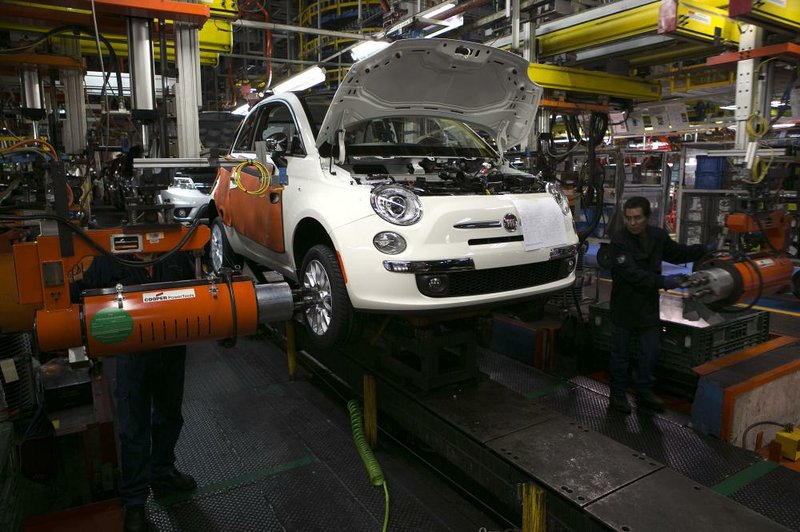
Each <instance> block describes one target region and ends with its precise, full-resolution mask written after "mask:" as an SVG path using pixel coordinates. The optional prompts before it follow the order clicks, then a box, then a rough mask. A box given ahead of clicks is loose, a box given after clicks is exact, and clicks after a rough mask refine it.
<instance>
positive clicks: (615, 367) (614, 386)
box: [611, 323, 659, 396]
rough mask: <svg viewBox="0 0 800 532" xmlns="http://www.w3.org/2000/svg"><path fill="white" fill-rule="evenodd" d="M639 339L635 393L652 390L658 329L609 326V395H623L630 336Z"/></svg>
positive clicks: (626, 384)
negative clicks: (634, 334)
mask: <svg viewBox="0 0 800 532" xmlns="http://www.w3.org/2000/svg"><path fill="white" fill-rule="evenodd" d="M634 332H635V333H637V335H638V337H639V369H638V370H637V372H636V392H637V393H647V392H651V391H652V390H653V383H654V382H655V379H654V378H653V370H654V369H655V366H656V361H657V360H658V342H659V327H646V328H637V329H627V328H625V327H620V326H619V325H616V324H614V323H612V324H611V395H619V396H622V395H625V391H626V390H627V389H628V346H629V345H630V340H631V335H632V334H633V333H634Z"/></svg>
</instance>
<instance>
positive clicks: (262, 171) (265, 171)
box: [231, 160, 272, 196]
mask: <svg viewBox="0 0 800 532" xmlns="http://www.w3.org/2000/svg"><path fill="white" fill-rule="evenodd" d="M248 166H255V167H256V169H257V170H258V174H259V183H258V188H257V189H255V190H249V189H248V188H247V187H245V186H244V185H243V184H242V178H241V173H242V170H243V169H244V168H246V167H248ZM231 181H233V183H234V184H235V185H236V188H238V189H239V190H241V191H242V192H244V193H245V194H249V195H251V196H264V195H265V194H266V193H267V190H269V186H270V184H272V172H270V170H269V168H267V166H266V165H265V164H262V163H260V162H258V161H250V160H248V161H242V162H241V163H239V164H237V165H236V166H235V167H234V168H233V172H231Z"/></svg>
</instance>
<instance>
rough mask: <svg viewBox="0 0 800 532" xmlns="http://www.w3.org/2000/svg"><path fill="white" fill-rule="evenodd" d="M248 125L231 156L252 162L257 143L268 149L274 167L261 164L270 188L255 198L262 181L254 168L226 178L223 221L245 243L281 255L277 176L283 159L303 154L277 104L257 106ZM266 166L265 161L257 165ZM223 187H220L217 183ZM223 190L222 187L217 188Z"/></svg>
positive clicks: (281, 188) (290, 119)
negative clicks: (226, 210) (225, 205)
mask: <svg viewBox="0 0 800 532" xmlns="http://www.w3.org/2000/svg"><path fill="white" fill-rule="evenodd" d="M252 118H253V120H252V121H250V124H244V125H243V126H242V130H241V131H240V134H239V136H238V137H237V140H236V144H235V145H234V148H233V149H232V150H231V156H232V157H234V158H237V159H242V158H246V159H256V153H257V152H259V150H258V149H257V148H256V146H257V143H258V142H265V146H270V148H273V150H272V151H271V152H270V154H271V156H272V162H273V163H274V164H265V166H266V167H267V168H268V169H269V171H270V174H271V175H270V176H269V180H270V184H269V186H268V187H267V188H266V190H265V191H264V192H263V193H261V194H257V193H256V191H258V190H259V188H261V186H262V184H263V181H262V180H263V179H264V178H265V177H264V176H263V175H261V172H259V169H258V168H256V167H255V166H244V167H243V168H241V169H240V171H239V172H238V179H237V178H236V177H237V176H233V175H230V176H229V177H228V187H227V189H228V201H227V204H228V213H226V214H227V215H226V214H223V220H224V221H225V223H226V224H227V225H230V226H232V227H233V228H234V229H236V231H237V232H238V233H239V234H240V235H242V236H244V237H247V238H248V239H249V240H251V241H253V242H255V243H257V244H259V245H261V246H263V247H264V248H266V249H268V250H270V251H273V252H277V253H284V252H285V250H286V248H285V242H284V236H283V191H284V186H283V185H282V184H281V178H280V175H281V174H284V175H285V171H283V172H282V171H281V170H280V168H284V169H285V167H286V164H287V163H286V157H292V156H296V155H298V154H300V152H302V151H303V146H302V141H301V140H300V137H299V135H298V134H297V133H298V130H297V124H296V123H295V120H294V117H293V115H292V113H291V111H290V109H289V107H288V106H287V105H286V104H285V103H283V102H280V101H277V102H271V103H267V104H263V105H261V106H259V108H258V109H257V110H256V113H255V116H253V117H252ZM261 162H262V163H266V161H261ZM220 184H221V185H224V183H220ZM221 188H224V187H221Z"/></svg>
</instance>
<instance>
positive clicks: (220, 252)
mask: <svg viewBox="0 0 800 532" xmlns="http://www.w3.org/2000/svg"><path fill="white" fill-rule="evenodd" d="M208 263H209V265H210V266H211V271H213V272H214V273H218V272H219V271H220V270H221V269H222V268H233V269H234V270H240V269H241V268H242V259H241V257H239V255H237V254H236V253H234V251H233V248H231V245H230V243H229V242H228V237H227V236H225V226H224V225H223V224H222V220H220V219H219V218H214V221H213V222H211V238H210V239H209V241H208Z"/></svg>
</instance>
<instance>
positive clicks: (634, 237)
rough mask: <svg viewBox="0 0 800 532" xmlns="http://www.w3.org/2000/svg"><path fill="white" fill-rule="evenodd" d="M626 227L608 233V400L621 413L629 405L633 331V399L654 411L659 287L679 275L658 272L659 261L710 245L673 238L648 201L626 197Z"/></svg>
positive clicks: (690, 257)
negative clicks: (654, 219)
mask: <svg viewBox="0 0 800 532" xmlns="http://www.w3.org/2000/svg"><path fill="white" fill-rule="evenodd" d="M624 212H625V227H623V228H622V229H621V230H619V231H618V232H617V233H616V234H615V235H614V236H613V237H612V239H611V260H612V266H611V279H612V281H613V283H612V285H611V368H610V369H611V402H610V406H611V407H612V408H614V409H615V410H619V411H620V412H623V413H626V414H628V413H630V411H631V407H630V405H629V404H628V400H627V398H626V396H625V391H626V390H627V388H628V346H629V343H630V339H631V336H632V335H634V334H635V335H636V336H637V337H638V339H639V369H638V372H637V375H636V394H637V395H636V402H637V404H639V405H640V406H644V407H647V408H651V409H653V410H655V411H657V412H662V411H663V410H664V403H663V402H662V401H661V399H659V398H658V397H657V396H656V395H655V394H654V393H653V382H654V379H653V369H654V368H655V365H656V360H657V359H658V343H659V329H660V324H661V319H660V312H659V299H660V298H659V292H658V291H659V289H662V288H663V289H665V290H670V289H673V288H677V287H679V286H680V284H681V282H682V281H683V278H684V277H683V276H681V275H669V276H664V275H661V262H662V261H667V262H671V263H673V264H681V263H685V262H693V261H696V260H698V259H700V258H701V257H702V256H703V255H705V253H706V252H707V251H708V249H707V248H706V246H704V245H694V246H684V245H681V244H678V243H676V242H675V241H673V240H672V239H671V238H670V237H669V234H668V233H667V232H666V231H665V230H664V229H662V228H660V227H654V226H651V225H649V224H648V222H649V219H650V202H649V201H648V200H647V198H643V197H641V196H636V197H632V198H629V199H628V200H627V201H626V202H625V205H624Z"/></svg>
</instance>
